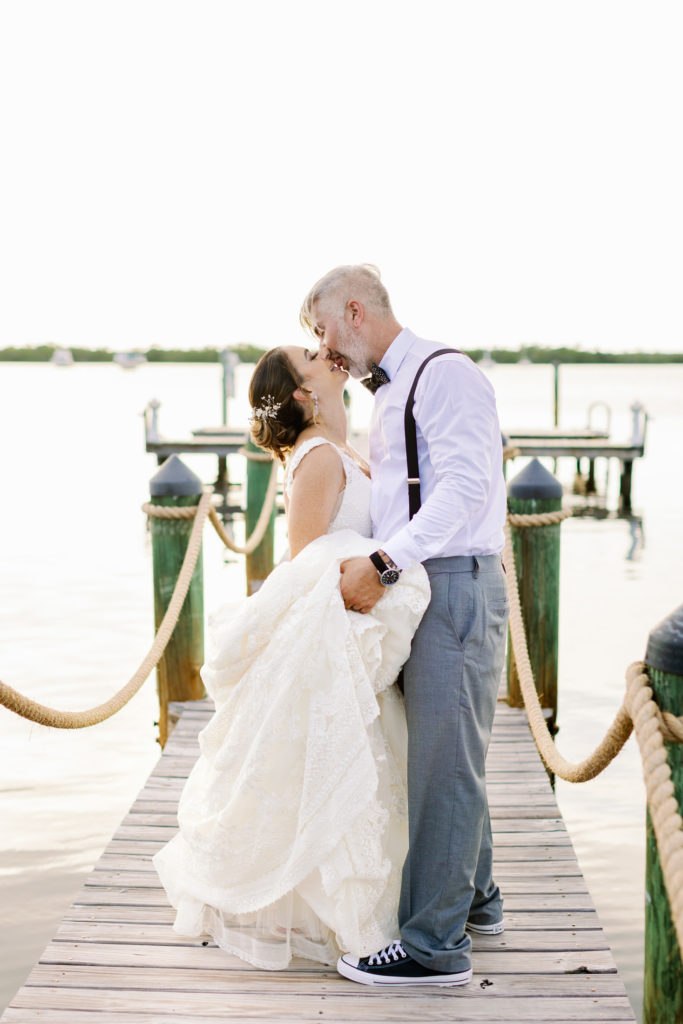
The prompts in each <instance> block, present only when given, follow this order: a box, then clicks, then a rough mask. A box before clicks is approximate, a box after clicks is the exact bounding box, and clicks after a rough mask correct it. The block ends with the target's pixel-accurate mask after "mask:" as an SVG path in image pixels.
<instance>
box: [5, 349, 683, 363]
mask: <svg viewBox="0 0 683 1024" xmlns="http://www.w3.org/2000/svg"><path fill="white" fill-rule="evenodd" d="M60 348H64V346H59V345H34V346H27V347H24V348H19V347H10V348H3V349H0V361H3V362H28V363H47V362H50V360H51V359H52V358H53V356H54V353H55V352H56V351H57V350H59V349H60ZM68 351H69V352H70V353H71V357H72V359H73V361H74V362H76V363H108V362H111V361H112V360H113V358H114V355H115V354H116V353H115V352H114V351H113V350H112V349H108V348H80V347H78V346H73V347H71V348H70V349H69V350H68ZM221 351H222V350H221V349H218V348H208V347H207V348H148V349H135V350H134V352H132V353H131V354H134V355H138V354H139V355H142V356H144V357H145V358H146V359H147V361H148V362H149V363H218V362H220V357H221ZM228 351H230V352H234V353H235V354H236V355H237V356H238V358H239V360H240V362H243V363H255V362H257V361H258V359H259V358H260V357H261V356H262V355H263V353H264V351H266V350H265V349H262V348H258V347H257V346H256V345H247V344H243V345H231V346H229V347H228ZM463 351H464V352H466V354H467V355H468V356H470V358H471V359H474V361H475V362H479V360H481V359H485V360H489V359H490V360H491V361H493V362H494V363H519V362H522V363H683V352H588V351H585V350H584V349H581V348H564V347H563V348H545V347H543V346H541V345H525V346H522V347H520V348H517V349H511V348H493V349H486V350H484V349H481V348H473V349H463Z"/></svg>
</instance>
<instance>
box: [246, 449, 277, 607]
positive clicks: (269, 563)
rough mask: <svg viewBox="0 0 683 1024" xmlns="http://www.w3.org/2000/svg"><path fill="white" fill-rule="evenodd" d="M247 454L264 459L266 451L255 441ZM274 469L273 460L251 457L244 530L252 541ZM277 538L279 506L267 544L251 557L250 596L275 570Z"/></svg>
mask: <svg viewBox="0 0 683 1024" xmlns="http://www.w3.org/2000/svg"><path fill="white" fill-rule="evenodd" d="M246 450H247V451H248V452H257V453H258V454H259V455H264V454H265V453H264V451H263V449H262V448H259V447H257V445H255V444H254V442H253V441H251V440H250V441H247V444H246ZM272 469H273V460H272V459H269V460H268V461H265V460H261V459H250V458H249V457H247V507H246V509H245V513H244V530H245V535H246V537H247V538H248V537H250V536H251V534H252V533H253V531H254V527H255V526H256V523H257V522H258V518H259V516H260V515H261V509H262V508H263V503H264V501H265V499H266V492H267V491H268V483H269V481H270V474H271V472H272ZM274 536H275V503H273V510H272V512H271V514H270V520H269V522H268V526H267V528H266V532H265V534H264V537H263V540H262V541H261V543H260V544H259V546H258V547H257V548H256V549H255V550H254V551H252V553H251V554H250V555H247V557H246V561H247V594H253V593H255V592H256V591H257V590H258V588H259V587H260V586H261V584H262V583H263V581H264V580H265V578H266V576H267V575H268V574H269V573H270V572H271V571H272V568H273V540H274Z"/></svg>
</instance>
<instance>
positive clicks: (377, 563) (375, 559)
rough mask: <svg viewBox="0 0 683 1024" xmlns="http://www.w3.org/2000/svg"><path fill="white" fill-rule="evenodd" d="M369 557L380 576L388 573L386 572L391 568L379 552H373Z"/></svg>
mask: <svg viewBox="0 0 683 1024" xmlns="http://www.w3.org/2000/svg"><path fill="white" fill-rule="evenodd" d="M368 557H369V558H370V561H371V562H372V564H373V565H374V567H375V569H376V570H377V572H378V573H379V574H380V576H381V575H382V573H383V572H386V570H387V569H388V568H389V566H388V565H387V563H386V562H385V561H384V559H383V558H382V556H381V555H380V553H379V551H373V552H372V554H371V555H369V556H368Z"/></svg>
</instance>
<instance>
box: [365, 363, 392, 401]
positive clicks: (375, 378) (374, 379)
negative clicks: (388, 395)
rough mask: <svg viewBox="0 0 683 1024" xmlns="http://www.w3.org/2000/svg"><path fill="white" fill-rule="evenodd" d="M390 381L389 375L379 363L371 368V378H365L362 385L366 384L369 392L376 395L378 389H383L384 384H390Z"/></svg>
mask: <svg viewBox="0 0 683 1024" xmlns="http://www.w3.org/2000/svg"><path fill="white" fill-rule="evenodd" d="M389 380H390V377H389V374H388V373H385V371H384V370H383V369H382V367H381V366H378V365H377V363H373V364H372V366H371V367H370V376H369V377H363V379H362V380H361V384H364V385H365V387H366V388H367V389H368V391H369V392H370V393H371V394H373V395H374V393H375V391H377V388H381V387H382V385H383V384H388V383H389Z"/></svg>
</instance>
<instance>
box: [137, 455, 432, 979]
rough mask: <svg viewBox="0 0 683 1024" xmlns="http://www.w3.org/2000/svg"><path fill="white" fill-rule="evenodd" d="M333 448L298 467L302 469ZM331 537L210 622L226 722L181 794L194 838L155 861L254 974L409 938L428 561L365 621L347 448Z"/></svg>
mask: <svg viewBox="0 0 683 1024" xmlns="http://www.w3.org/2000/svg"><path fill="white" fill-rule="evenodd" d="M327 443H329V442H327V441H325V439H323V438H311V439H310V440H309V441H307V442H305V443H304V444H303V445H301V447H300V448H299V449H298V451H297V452H296V454H295V457H294V459H293V460H292V462H291V464H290V465H289V467H288V471H287V476H286V482H285V486H286V487H287V489H289V488H290V487H291V480H292V476H293V473H294V470H295V469H296V466H297V465H298V464H299V462H300V460H301V459H302V458H303V457H304V456H305V455H306V454H307V452H309V451H310V450H311V449H312V448H314V447H315V446H316V445H318V444H327ZM337 451H338V452H339V455H340V456H341V459H342V462H343V466H344V471H345V476H346V486H345V489H344V491H343V492H342V494H341V496H340V501H339V507H338V509H337V512H336V514H335V516H334V518H333V521H332V523H331V525H330V530H329V533H328V534H327V535H326V536H324V537H320V538H319V539H318V540H316V541H314V542H313V543H312V544H309V545H308V546H307V547H306V548H304V549H303V551H301V552H300V553H299V554H298V555H297V557H296V558H294V559H293V560H292V561H291V562H284V563H282V564H280V565H279V566H277V568H276V569H275V570H274V571H273V572H272V573H271V574H270V576H269V577H268V578H267V579H266V581H265V582H264V583H263V585H262V587H261V588H260V590H259V591H258V592H257V593H256V594H254V595H253V596H252V597H249V598H248V599H246V600H245V601H244V602H243V603H242V605H241V606H239V607H238V608H237V610H235V609H234V607H233V608H230V609H228V610H227V611H223V612H219V613H218V614H217V615H216V616H215V617H214V618H213V620H212V623H211V625H212V632H213V634H214V647H215V649H214V652H213V654H212V655H211V657H210V658H209V660H208V661H207V663H206V665H205V666H204V668H203V669H202V677H203V679H204V682H205V684H206V688H207V690H208V692H209V694H210V696H211V697H212V698H213V699H214V701H215V704H216V713H215V715H214V716H213V718H212V719H211V721H210V722H209V724H208V725H207V726H206V728H205V729H204V730H203V731H202V733H201V734H200V737H199V741H200V750H201V754H200V757H199V759H198V761H197V763H196V765H195V766H194V768H193V770H192V773H191V774H190V777H189V779H188V780H187V784H186V786H185V789H184V791H183V794H182V797H181V801H180V806H179V811H178V820H179V825H180V831H179V833H178V834H177V835H176V836H175V837H174V838H173V839H172V840H171V841H170V842H169V843H168V844H167V845H166V846H165V847H164V848H163V849H162V850H161V851H160V852H159V853H158V854H157V855H156V856H155V857H154V865H155V867H156V869H157V872H158V874H159V877H160V878H161V881H162V883H163V885H164V887H165V889H166V892H167V894H168V897H169V900H170V902H171V904H172V905H173V906H174V907H175V908H176V910H177V915H176V920H175V925H174V927H175V929H176V931H178V932H180V933H181V934H182V935H193V936H194V935H201V934H208V935H210V936H211V937H212V938H213V939H214V940H215V942H216V943H217V944H218V945H219V946H221V947H222V948H223V949H225V950H227V951H228V952H230V953H235V954H237V955H238V956H240V957H242V958H243V959H245V960H247V961H249V962H250V963H252V964H254V965H255V966H256V967H261V968H266V969H282V968H284V967H286V966H287V964H288V963H289V961H290V959H291V957H292V956H293V955H298V956H304V957H308V958H311V959H315V960H320V961H322V962H323V963H333V962H335V961H336V958H337V957H338V955H339V951H340V950H343V951H350V952H352V953H354V954H357V955H367V954H369V953H371V952H373V951H374V950H377V949H379V948H381V947H383V946H385V945H387V944H388V943H389V942H391V940H392V939H394V938H395V937H396V935H397V934H398V932H397V925H396V910H397V906H398V895H399V886H400V874H401V868H402V865H403V860H404V858H405V854H406V850H407V842H408V839H407V807H406V794H405V763H406V739H407V737H406V725H405V714H404V710H403V703H402V697H401V695H400V693H399V692H398V691H397V688H396V687H395V686H393V685H392V683H393V682H394V681H395V679H396V676H397V674H398V672H399V669H400V668H401V666H402V665H403V663H404V662H405V661H406V660H407V658H408V655H409V652H410V642H411V639H412V636H413V633H414V631H415V629H416V628H417V625H418V623H419V621H420V618H421V617H422V614H423V612H424V609H425V608H426V606H427V603H428V600H429V584H428V582H427V576H426V573H425V571H424V569H423V568H422V566H420V565H418V566H415V567H414V568H412V569H410V570H408V571H406V572H404V573H403V574H402V576H401V579H400V581H399V583H398V584H396V585H395V586H393V587H390V588H387V591H386V593H385V594H384V595H383V597H382V599H381V600H380V601H379V602H378V604H377V605H376V606H375V608H374V609H373V611H372V612H371V613H369V614H367V615H361V614H359V613H357V612H347V611H346V610H345V608H344V604H343V601H342V598H341V593H340V590H339V564H340V562H341V561H343V560H344V559H345V558H349V557H353V556H354V555H367V554H370V552H372V551H373V550H375V548H376V546H377V542H376V541H375V542H373V541H372V540H370V539H368V538H369V535H370V513H369V501H370V481H369V480H368V478H367V477H366V476H365V475H364V474H363V472H362V471H361V470H360V468H359V467H358V466H357V465H356V463H355V462H354V461H353V460H352V459H351V458H350V457H349V456H348V455H347V454H346V453H345V452H343V451H341V449H337Z"/></svg>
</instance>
